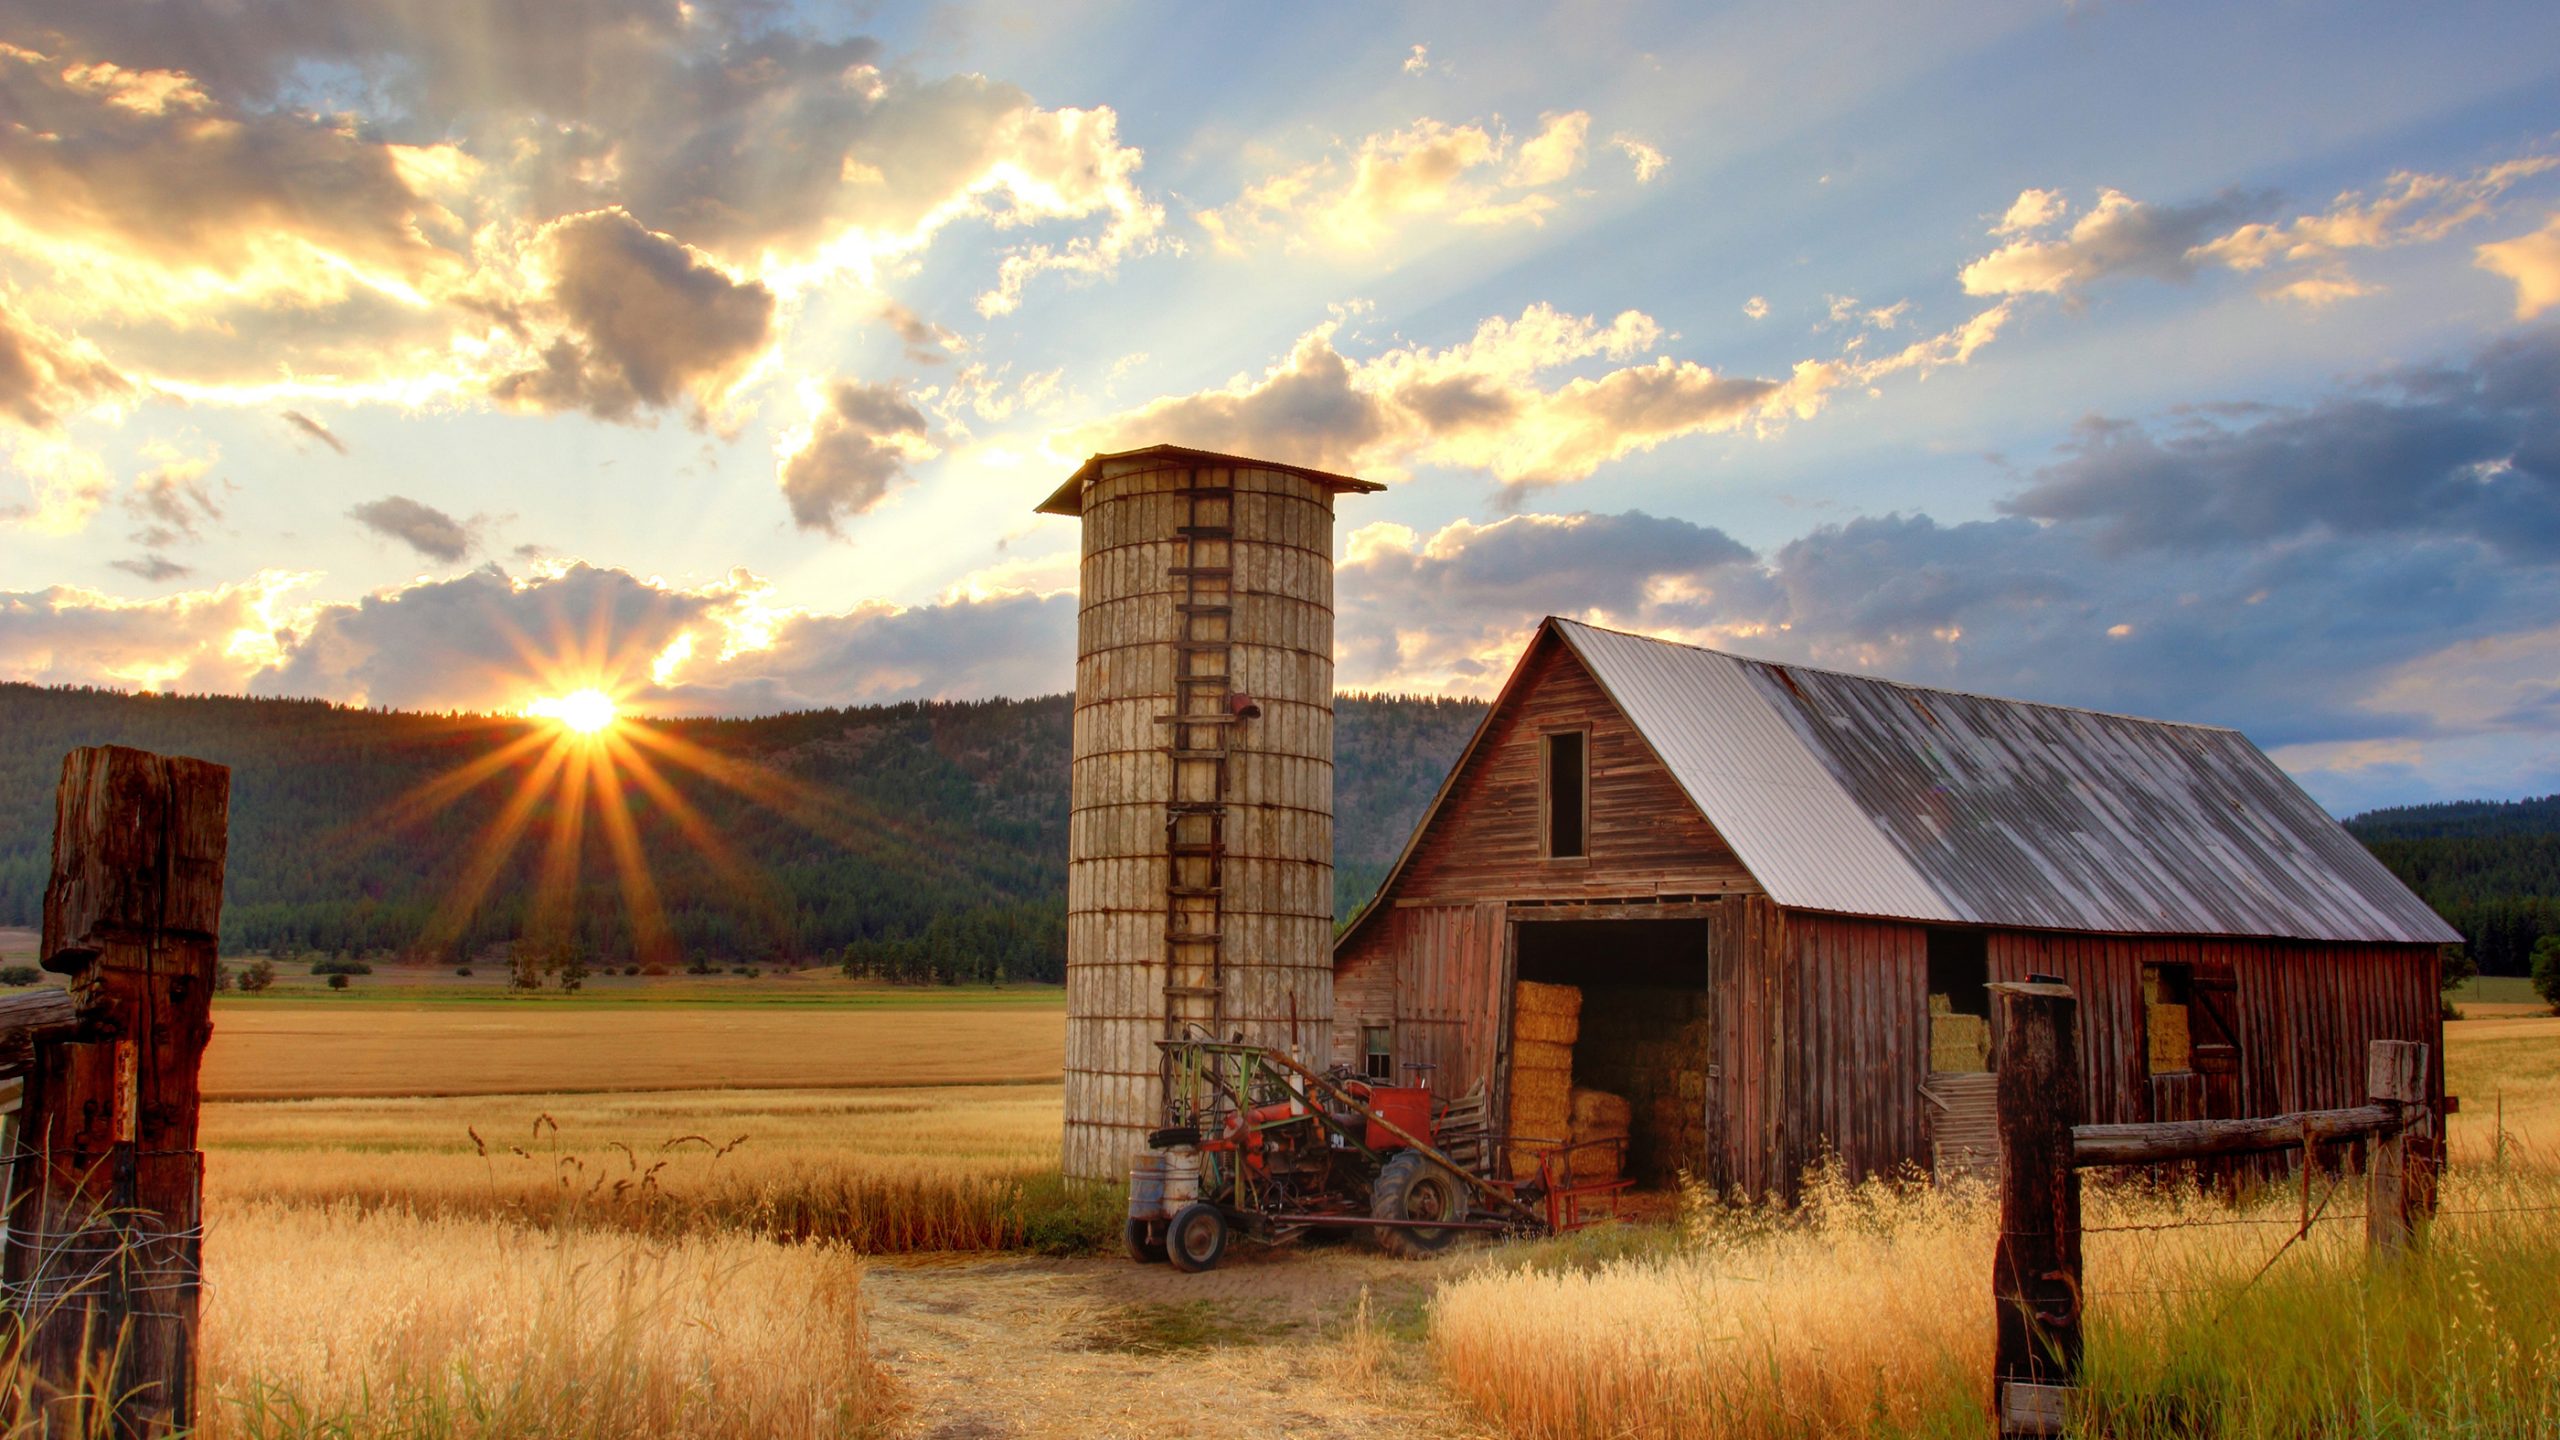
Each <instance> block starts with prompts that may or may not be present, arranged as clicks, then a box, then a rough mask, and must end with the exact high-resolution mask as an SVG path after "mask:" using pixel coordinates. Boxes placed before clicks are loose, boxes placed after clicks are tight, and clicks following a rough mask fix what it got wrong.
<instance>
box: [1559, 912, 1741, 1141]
mask: <svg viewBox="0 0 2560 1440" xmlns="http://www.w3.org/2000/svg"><path fill="white" fill-rule="evenodd" d="M1517 913H1518V912H1517V911H1515V912H1514V914H1515V915H1517ZM1709 924H1710V922H1708V921H1705V920H1559V921H1548V920H1541V921H1524V922H1522V923H1519V924H1517V925H1515V926H1514V927H1513V929H1514V934H1515V937H1516V938H1515V941H1514V943H1515V945H1516V947H1517V958H1516V973H1517V975H1518V977H1519V978H1520V979H1521V980H1523V981H1527V982H1529V983H1530V984H1531V985H1546V986H1563V987H1571V989H1572V990H1573V991H1574V992H1575V994H1576V996H1578V1000H1574V1001H1572V1002H1571V1005H1572V1008H1573V1010H1574V1018H1573V1021H1572V1023H1571V1025H1570V1026H1569V1027H1568V1026H1567V1025H1565V1024H1564V1023H1562V1022H1561V1021H1559V1019H1558V1018H1557V1016H1558V1013H1559V1011H1560V1010H1561V1009H1563V1008H1565V1006H1564V1005H1563V1004H1560V1003H1559V1002H1563V1001H1565V1000H1566V999H1567V997H1563V996H1552V995H1551V996H1543V997H1542V996H1538V995H1537V993H1536V992H1529V993H1530V995H1531V997H1532V998H1533V999H1534V1000H1536V1001H1537V1003H1535V1004H1534V1005H1528V1006H1516V1007H1515V1012H1516V1013H1515V1014H1514V1016H1513V1021H1512V1024H1513V1032H1512V1033H1513V1048H1512V1071H1511V1073H1512V1076H1513V1079H1512V1086H1511V1093H1512V1099H1513V1114H1512V1117H1511V1121H1510V1130H1511V1133H1513V1134H1530V1133H1546V1132H1547V1131H1552V1130H1555V1129H1556V1128H1557V1127H1558V1125H1559V1116H1561V1124H1562V1127H1563V1128H1564V1129H1565V1130H1568V1131H1574V1132H1579V1133H1573V1134H1568V1135H1565V1136H1563V1137H1562V1138H1570V1139H1581V1138H1586V1136H1588V1135H1593V1134H1600V1133H1606V1131H1607V1129H1608V1128H1609V1127H1610V1126H1613V1125H1615V1126H1623V1127H1624V1133H1625V1134H1626V1136H1627V1140H1628V1144H1627V1163H1628V1166H1629V1171H1630V1173H1631V1174H1632V1175H1633V1176H1634V1177H1635V1178H1636V1179H1637V1180H1638V1181H1639V1182H1640V1183H1642V1184H1645V1185H1648V1186H1659V1185H1667V1184H1670V1183H1671V1182H1672V1181H1673V1180H1674V1179H1675V1178H1676V1177H1677V1176H1678V1174H1679V1173H1680V1172H1681V1171H1684V1170H1685V1171H1687V1172H1689V1173H1690V1174H1692V1175H1695V1176H1699V1177H1701V1178H1705V1177H1707V1176H1708V1175H1709V1174H1710V1173H1711V1172H1710V1167H1709V1161H1708V1156H1709V1153H1710V1148H1711V1147H1710V1144H1709V1141H1710V1131H1709V1128H1708V1119H1707V1116H1708V1105H1707V1099H1708V1089H1709V1087H1708V1076H1709V1074H1710V1073H1711V1071H1712V1069H1713V1067H1714V1066H1716V1065H1717V1063H1718V1061H1719V1057H1718V1056H1717V1054H1716V1043H1715V1036H1716V1014H1715V993H1714V991H1713V989H1712V988H1711V987H1710V986H1709V984H1708V968H1707V956H1708V952H1707V942H1708V933H1709V931H1708V927H1709ZM1567 1033H1570V1035H1571V1038H1570V1040H1569V1041H1562V1040H1559V1039H1558V1038H1557V1037H1561V1036H1563V1035H1565V1034H1567ZM1559 1045H1561V1046H1563V1047H1564V1048H1565V1049H1569V1053H1570V1060H1571V1068H1570V1070H1569V1071H1567V1072H1562V1073H1559V1072H1558V1071H1557V1070H1556V1069H1555V1068H1554V1066H1553V1065H1552V1064H1551V1063H1548V1059H1547V1057H1558V1058H1560V1057H1561V1056H1562V1054H1563V1053H1564V1050H1560V1049H1554V1048H1549V1047H1556V1046H1559ZM1559 1102H1561V1106H1562V1109H1561V1111H1559V1110H1558V1109H1557V1108H1556V1107H1557V1105H1558V1103H1559ZM1524 1126H1526V1127H1542V1128H1539V1129H1536V1130H1534V1131H1533V1129H1531V1128H1524Z"/></svg>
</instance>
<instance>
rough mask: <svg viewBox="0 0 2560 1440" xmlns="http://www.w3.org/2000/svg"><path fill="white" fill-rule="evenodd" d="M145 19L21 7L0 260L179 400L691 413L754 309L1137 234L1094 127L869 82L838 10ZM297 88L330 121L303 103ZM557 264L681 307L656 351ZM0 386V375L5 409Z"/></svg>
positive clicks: (1017, 266) (937, 85) (731, 378)
mask: <svg viewBox="0 0 2560 1440" xmlns="http://www.w3.org/2000/svg"><path fill="white" fill-rule="evenodd" d="M163 18H164V17H157V18H155V17H152V16H144V15H140V14H134V13H123V12H120V11H118V10H117V8H116V7H101V6H94V5H86V4H80V3H76V0H29V3H28V4H27V5H25V6H22V7H20V9H19V12H17V13H16V14H15V15H14V16H13V19H14V20H15V21H16V22H17V23H16V26H15V33H14V35H13V37H12V38H15V39H18V40H20V41H21V42H22V43H23V42H25V41H26V40H27V39H28V37H30V36H33V37H40V43H41V45H42V46H43V47H44V49H45V50H46V51H47V52H50V53H44V54H39V53H37V52H36V51H32V50H19V49H12V50H10V51H9V52H8V53H7V54H6V55H5V56H0V71H5V72H6V73H5V79H6V84H7V86H8V91H9V93H10V96H11V107H12V108H11V118H12V121H13V124H12V125H11V127H10V128H9V129H8V131H7V133H6V134H5V135H0V257H6V258H9V259H14V260H15V261H16V262H18V264H19V266H20V267H22V268H23V271H24V274H25V275H26V276H27V277H28V288H27V290H26V291H25V294H26V298H27V299H28V301H29V305H30V307H31V308H32V309H33V310H35V311H36V312H37V313H41V314H44V315H46V316H48V317H68V318H70V319H73V320H79V319H83V318H85V317H97V316H104V317H108V318H109V319H110V321H111V322H112V328H114V329H115V331H116V334H115V339H114V348H113V353H112V356H111V357H110V358H111V361H112V365H113V367H114V368H115V369H117V370H120V371H122V372H124V373H126V374H128V375H131V376H134V377H136V380H137V382H138V383H141V384H145V385H148V386H150V387H152V388H156V389H159V390H162V391H165V392H167V393H169V394H171V395H174V396H177V397H179V398H182V399H186V400H189V401H192V402H199V403H240V404H254V405H260V406H269V407H272V406H275V405H278V404H292V403H294V402H296V401H300V400H305V399H315V398H316V399H323V400H336V401H342V402H343V401H377V402H380V401H389V402H393V403H401V404H410V405H418V404H431V403H451V402H454V401H457V400H464V399H468V398H471V397H474V396H479V395H484V394H488V393H491V392H492V391H493V390H494V391H495V392H496V393H497V394H498V395H499V396H500V397H501V398H502V399H503V400H504V401H506V402H507V403H513V404H518V405H528V406H535V407H540V408H579V409H585V410H588V411H591V412H593V413H597V414H600V415H606V416H608V417H609V418H615V419H629V418H633V417H634V416H636V415H638V414H639V413H641V412H642V411H645V410H651V409H656V408H660V407H661V406H663V405H667V404H680V403H681V404H691V405H694V406H696V407H702V406H705V405H706V404H709V403H710V402H712V401H713V400H715V399H716V398H718V397H717V395H715V392H721V393H725V391H724V389H723V387H724V385H725V386H726V388H727V389H728V390H734V389H735V388H736V386H737V385H738V384H740V383H744V382H745V381H747V380H751V379H753V378H754V374H755V372H754V368H753V366H752V364H748V363H744V362H746V361H748V360H751V359H752V357H753V356H754V355H755V354H756V353H757V352H759V351H760V350H762V349H763V348H764V346H763V345H762V344H758V343H752V342H753V340H754V337H755V336H756V335H758V334H759V333H762V334H763V336H764V339H766V340H770V339H771V338H772V337H771V335H770V333H769V332H770V329H771V327H772V325H773V323H774V319H775V316H776V314H777V313H778V312H776V311H775V310H774V308H773V306H772V305H771V303H770V302H772V301H775V300H780V299H787V298H796V297H798V296H800V295H802V294H805V293H806V292H808V291H810V290H812V289H814V288H817V287H821V286H825V285H829V284H832V283H836V282H837V281H839V280H841V279H843V278H845V277H850V278H851V279H852V280H853V281H854V282H855V283H857V284H861V285H876V284H877V283H878V282H879V281H880V279H881V277H882V275H883V274H884V273H886V272H888V271H890V270H892V269H894V268H896V267H901V266H908V265H911V264H912V263H913V262H914V260H915V258H916V257H917V256H918V255H920V254H921V253H922V252H923V251H924V250H926V249H927V248H928V247H930V246H931V245H932V244H933V243H934V242H935V240H936V238H937V237H938V236H940V235H941V234H943V233H944V232H945V231H947V230H948V229H950V227H952V226H954V225H964V226H976V227H982V228H983V229H984V230H986V231H992V232H993V233H994V235H995V237H996V244H995V246H994V247H993V248H994V249H995V250H996V252H997V253H996V258H995V259H994V260H993V261H991V262H990V264H991V265H992V267H993V268H992V270H991V272H990V273H989V275H988V276H987V288H986V290H985V293H984V294H983V295H982V296H981V298H980V307H981V309H982V310H983V311H984V312H985V313H989V314H997V313H1003V312H1005V311H1008V310H1011V309H1012V308H1013V307H1014V306H1016V305H1017V304H1019V303H1020V302H1021V299H1022V296H1023V294H1024V293H1025V289H1026V287H1028V286H1030V285H1033V284H1034V283H1036V281H1037V280H1038V278H1039V277H1041V276H1044V275H1053V274H1065V275H1069V276H1081V277H1093V276H1101V275H1107V274H1109V273H1111V272H1112V271H1113V270H1114V268H1115V267H1116V266H1117V265H1118V264H1119V263H1120V262H1121V261H1122V260H1124V259H1125V258H1127V257H1129V256H1132V255H1138V254H1143V253H1147V252H1149V251H1151V250H1152V249H1154V248H1155V247H1156V246H1157V244H1158V243H1159V241H1160V238H1161V235H1160V232H1161V230H1162V226H1163V215H1162V210H1161V207H1160V205H1158V204H1157V203H1156V202H1155V201H1153V200H1152V199H1150V198H1149V197H1148V196H1146V195H1145V194H1144V193H1143V191H1142V190H1141V189H1140V187H1139V184H1138V180H1137V175H1138V171H1139V169H1140V166H1141V164H1142V163H1143V158H1144V157H1143V155H1142V153H1141V152H1140V151H1139V150H1138V149H1137V148H1136V147H1133V146H1128V145H1125V144H1122V143H1121V141H1120V139H1119V137H1118V133H1117V117H1116V115H1115V114H1114V113H1113V112H1112V111H1111V110H1109V109H1107V108H1100V107H1095V108H1085V109H1077V108H1059V109H1049V108H1043V107H1041V106H1039V105H1037V104H1036V103H1034V102H1033V101H1032V100H1031V98H1030V97H1029V96H1027V95H1026V94H1024V93H1023V92H1022V91H1021V90H1019V89H1018V88H1016V87H1013V86H1009V85H1005V84H1003V83H1001V82H998V81H993V80H989V79H987V78H985V77H980V76H965V75H964V76H949V77H932V76H927V75H919V74H917V73H915V72H913V71H912V70H909V69H907V68H904V67H893V68H883V62H882V50H881V47H880V46H879V45H878V44H877V43H876V42H874V41H872V40H869V39H867V38H863V37H860V36H855V35H845V34H838V33H832V30H833V27H835V26H838V25H840V24H841V23H842V22H841V18H840V17H823V16H822V17H817V18H815V19H811V18H810V17H805V16H802V15H798V14H795V13H791V12H787V11H784V10H777V9H772V8H770V7H762V6H755V5H742V6H721V5H703V6H699V7H697V6H670V5H664V4H659V3H654V0H627V3H626V0H608V3H604V4H597V5H579V6H569V7H554V6H533V7H526V6H515V5H497V4H491V3H486V0H465V3H458V4H453V5H426V6H418V5H364V6H356V7H347V6H338V5H327V4H321V3H318V0H275V3H271V4H261V5H258V6H255V7H250V8H248V9H244V10H240V11H239V12H238V13H236V14H226V17H225V20H224V23H223V24H222V25H220V26H205V25H173V24H167V23H162V19H163ZM319 94H329V95H332V96H335V97H348V98H346V99H344V100H343V102H341V101H337V100H333V101H332V102H331V103H346V104H348V105H349V106H351V107H352V108H350V109H349V110H347V111H345V112H330V113H320V112H318V111H315V110H312V109H308V108H305V107H306V106H309V105H310V104H311V103H312V101H313V97H314V96H315V95H319ZM601 215H614V216H619V217H623V219H624V222H625V223H627V224H628V225H629V226H631V227H633V228H632V229H631V230H630V231H629V232H628V233H625V234H621V235H615V234H612V233H609V232H608V231H606V230H605V229H604V228H603V227H602V226H601V225H600V224H599V223H597V222H596V221H595V220H594V219H593V217H596V216H601ZM642 236H647V237H655V239H656V240H657V241H659V242H660V244H659V245H658V246H656V247H655V248H654V249H653V248H652V247H649V246H646V245H643V244H642V243H641V240H640V237H642ZM580 243H584V244H585V245H586V247H587V248H585V249H583V250H580V249H578V245H579V244H580ZM564 246H566V247H567V248H568V250H569V252H570V253H567V254H562V253H556V252H558V251H560V250H561V249H562V247H564ZM608 246H612V247H613V248H618V251H619V254H618V255H617V254H614V253H611V251H610V250H609V249H608V248H607V247H608ZM677 254H682V255H684V256H686V257H688V258H689V259H690V260H691V261H692V262H693V266H692V268H693V269H694V270H696V271H702V270H707V271H709V272H710V273H711V274H714V275H717V276H718V277H720V278H721V279H723V280H725V281H727V282H728V283H729V286H730V288H731V289H732V290H733V291H736V292H740V293H737V294H735V295H732V296H730V297H728V298H730V299H731V300H733V301H734V302H735V303H733V304H731V305H728V306H719V305H712V304H710V303H709V302H710V301H711V299H712V296H711V295H710V294H709V290H708V287H707V286H704V285H702V284H701V283H699V282H701V281H702V280H703V278H704V277H703V276H702V275H701V274H688V273H687V267H685V266H683V265H679V264H676V263H674V259H673V257H674V256H676V255H677ZM617 261H618V262H619V263H618V264H617V263H616V262H617ZM580 270H584V271H585V272H587V273H588V274H590V275H596V274H606V275H607V276H608V278H606V279H604V280H603V281H602V282H601V283H602V284H603V285H604V287H605V288H608V289H611V288H619V287H621V286H624V285H628V284H634V283H637V284H638V285H640V286H641V287H642V289H643V292H644V293H645V294H646V295H647V297H648V298H650V299H651V300H653V301H658V302H668V303H677V304H678V305H679V308H681V309H683V310H684V312H685V313H682V314H679V315H673V316H670V315H663V314H661V315H654V316H649V317H646V318H647V319H648V320H650V321H655V322H668V326H667V328H668V332H669V334H670V335H671V336H672V337H673V338H672V339H671V340H670V341H669V342H668V343H669V346H670V347H672V348H673V353H656V354H653V353H651V347H649V346H646V345H644V344H641V343H640V342H639V340H638V338H637V337H635V336H633V335H630V334H628V333H625V334H622V335H619V336H602V337H600V336H599V334H598V332H599V330H600V329H601V330H611V329H613V328H614V326H613V322H612V321H611V319H610V318H609V317H607V316H605V315H603V314H601V313H598V312H595V311H593V310H592V308H591V309H590V310H589V312H588V313H586V314H584V315H583V316H578V315H571V314H568V313H565V312H566V310H568V309H569V308H571V305H570V302H571V300H572V299H573V297H571V296H569V295H567V294H566V293H564V291H563V289H562V288H561V287H565V286H571V285H573V284H574V282H575V280H576V278H577V277H576V274H575V273H573V272H577V271H580ZM759 309H763V310H765V311H767V312H768V313H766V314H765V315H763V316H761V317H759V316H758V315H757V314H756V313H755V312H756V311H757V310H759ZM92 328H93V331H94V333H97V334H99V336H100V338H101V340H102V341H103V340H104V338H105V334H106V331H105V329H102V328H97V327H92ZM6 386H7V376H6V366H5V361H4V359H0V406H6V405H8V404H9V403H10V401H9V397H8V393H7V389H6ZM653 396H662V397H666V398H663V399H661V398H652V397H653ZM41 408H45V409H57V408H58V407H56V406H53V405H51V404H50V403H47V404H46V405H44V406H43V407H41ZM697 413H699V409H697Z"/></svg>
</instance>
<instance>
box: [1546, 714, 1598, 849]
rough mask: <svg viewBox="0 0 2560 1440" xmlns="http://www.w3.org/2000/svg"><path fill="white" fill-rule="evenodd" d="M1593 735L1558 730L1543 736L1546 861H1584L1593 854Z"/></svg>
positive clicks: (1577, 731)
mask: <svg viewBox="0 0 2560 1440" xmlns="http://www.w3.org/2000/svg"><path fill="white" fill-rule="evenodd" d="M1590 738H1591V737H1590V735H1589V734H1588V732H1585V731H1581V730H1559V731H1557V732H1556V733H1554V734H1552V735H1548V736H1546V737H1544V740H1543V749H1544V750H1545V752H1546V753H1545V759H1546V762H1547V763H1546V776H1545V790H1546V821H1547V825H1546V829H1547V858H1548V859H1550V860H1581V859H1585V858H1588V857H1589V855H1590V853H1591V848H1590V843H1589V840H1590V837H1589V835H1588V834H1587V833H1586V832H1587V831H1588V829H1589V823H1588V822H1589V819H1590V813H1589V812H1590V808H1591V767H1590V763H1589V758H1590V757H1589V754H1588V751H1589V749H1590Z"/></svg>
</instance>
